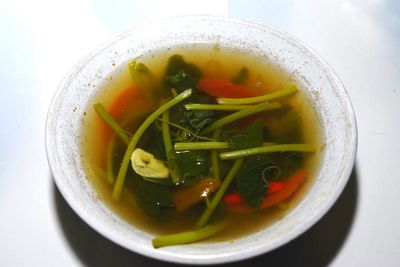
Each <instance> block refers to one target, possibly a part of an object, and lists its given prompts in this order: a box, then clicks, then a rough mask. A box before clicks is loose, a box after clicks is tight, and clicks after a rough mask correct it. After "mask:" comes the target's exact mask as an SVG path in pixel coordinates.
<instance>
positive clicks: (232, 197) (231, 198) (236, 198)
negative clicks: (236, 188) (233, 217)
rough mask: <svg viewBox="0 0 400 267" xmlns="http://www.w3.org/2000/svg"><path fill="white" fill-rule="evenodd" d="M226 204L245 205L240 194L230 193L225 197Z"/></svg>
mask: <svg viewBox="0 0 400 267" xmlns="http://www.w3.org/2000/svg"><path fill="white" fill-rule="evenodd" d="M224 203H225V204H239V203H243V199H242V198H241V197H240V194H239V193H236V192H235V193H230V194H227V195H226V196H225V197H224Z"/></svg>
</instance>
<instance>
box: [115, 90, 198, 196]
mask: <svg viewBox="0 0 400 267" xmlns="http://www.w3.org/2000/svg"><path fill="white" fill-rule="evenodd" d="M191 94H192V90H191V89H188V90H185V91H183V92H182V93H181V94H179V95H177V96H176V97H174V98H173V99H171V100H170V101H168V102H167V103H165V104H164V105H162V106H160V107H159V108H158V109H157V110H156V111H154V112H153V113H152V114H151V115H150V116H149V117H147V118H146V120H145V121H144V122H143V123H142V125H140V126H139V128H138V129H137V130H136V132H135V134H134V135H133V137H132V139H131V141H130V142H129V145H128V148H127V149H126V152H125V155H124V158H123V159H122V163H121V167H120V169H119V172H118V176H117V181H116V182H115V186H114V190H113V194H112V197H113V199H114V200H115V201H118V200H119V199H120V197H121V192H122V188H123V187H124V182H125V177H126V172H127V171H128V165H129V160H130V157H131V155H132V153H133V151H134V150H135V147H136V145H137V143H138V142H139V139H140V137H141V136H142V135H143V133H144V132H145V131H146V129H147V128H148V127H149V126H150V125H151V124H152V123H153V122H154V121H155V120H156V119H157V118H158V117H159V116H160V115H161V114H163V113H164V112H165V111H167V110H169V109H170V108H171V107H173V106H174V105H176V104H178V103H179V102H181V101H182V100H185V99H186V98H188V97H189V96H190V95H191Z"/></svg>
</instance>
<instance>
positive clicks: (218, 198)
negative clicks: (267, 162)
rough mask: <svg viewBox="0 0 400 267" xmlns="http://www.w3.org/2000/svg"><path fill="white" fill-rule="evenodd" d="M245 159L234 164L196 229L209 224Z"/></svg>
mask: <svg viewBox="0 0 400 267" xmlns="http://www.w3.org/2000/svg"><path fill="white" fill-rule="evenodd" d="M242 163H243V159H238V160H236V161H235V163H234V164H233V166H232V168H231V169H230V170H229V172H228V174H227V175H226V177H225V179H224V181H223V182H222V184H221V186H220V187H219V189H218V191H217V193H215V196H214V198H213V199H212V200H211V203H210V205H209V206H208V207H207V208H206V210H205V211H204V212H203V214H202V215H201V216H200V219H199V220H198V221H197V223H196V225H195V226H194V229H200V228H202V227H204V225H205V224H206V223H207V221H208V219H209V218H210V216H211V215H212V213H213V212H214V210H215V208H216V207H217V206H218V204H219V202H220V201H221V199H222V197H223V196H224V194H225V191H226V190H227V189H228V187H229V185H230V184H231V182H232V180H233V178H234V177H235V175H236V173H237V171H238V170H239V168H240V166H242Z"/></svg>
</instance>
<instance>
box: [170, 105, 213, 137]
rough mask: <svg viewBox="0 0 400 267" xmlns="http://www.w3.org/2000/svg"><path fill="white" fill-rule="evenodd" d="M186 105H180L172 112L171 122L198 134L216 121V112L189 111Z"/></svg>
mask: <svg viewBox="0 0 400 267" xmlns="http://www.w3.org/2000/svg"><path fill="white" fill-rule="evenodd" d="M184 104H185V103H184ZM184 104H182V105H179V104H178V105H177V106H176V107H175V108H174V109H173V112H171V117H170V120H171V121H172V122H174V123H176V124H178V125H180V126H182V127H184V128H186V129H188V130H190V131H192V132H194V133H196V134H197V133H199V132H200V131H201V130H202V129H204V128H205V127H207V126H208V125H210V124H211V123H212V122H213V121H214V120H215V119H214V116H215V112H214V111H211V110H187V109H186V108H185V107H184Z"/></svg>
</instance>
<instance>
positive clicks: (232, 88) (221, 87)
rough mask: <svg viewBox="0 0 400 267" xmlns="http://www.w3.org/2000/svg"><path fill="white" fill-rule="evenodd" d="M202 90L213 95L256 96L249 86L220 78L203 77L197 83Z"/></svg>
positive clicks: (232, 96)
mask: <svg viewBox="0 0 400 267" xmlns="http://www.w3.org/2000/svg"><path fill="white" fill-rule="evenodd" d="M197 87H198V89H199V90H200V91H202V92H204V93H206V94H208V95H210V96H213V97H229V98H241V97H252V96H255V94H254V93H253V92H251V91H250V90H249V89H248V88H246V87H245V86H242V85H238V84H234V83H232V82H230V81H228V80H225V79H220V78H203V79H201V80H200V81H199V82H198V83H197Z"/></svg>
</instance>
